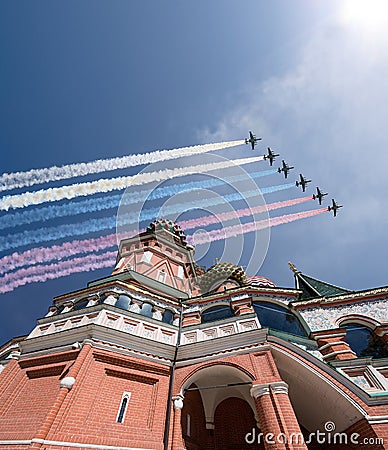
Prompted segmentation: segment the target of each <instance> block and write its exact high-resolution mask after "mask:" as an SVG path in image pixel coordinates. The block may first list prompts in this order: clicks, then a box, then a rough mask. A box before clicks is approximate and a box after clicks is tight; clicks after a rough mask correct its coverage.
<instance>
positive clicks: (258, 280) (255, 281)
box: [246, 275, 276, 287]
mask: <svg viewBox="0 0 388 450" xmlns="http://www.w3.org/2000/svg"><path fill="white" fill-rule="evenodd" d="M246 284H247V285H248V286H260V287H276V284H275V283H274V282H273V281H272V280H270V279H269V278H265V277H261V276H258V275H256V276H253V277H247V281H246Z"/></svg>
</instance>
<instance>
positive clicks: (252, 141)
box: [245, 131, 261, 150]
mask: <svg viewBox="0 0 388 450" xmlns="http://www.w3.org/2000/svg"><path fill="white" fill-rule="evenodd" d="M257 141H261V138H258V137H256V136H255V135H254V134H253V133H252V131H250V132H249V139H248V138H246V139H245V143H246V144H251V146H252V150H254V149H255V145H256V142H257Z"/></svg>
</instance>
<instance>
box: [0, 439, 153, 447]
mask: <svg viewBox="0 0 388 450" xmlns="http://www.w3.org/2000/svg"><path fill="white" fill-rule="evenodd" d="M32 443H37V444H45V445H54V446H58V447H79V448H93V449H97V450H152V449H150V448H144V447H141V448H140V447H136V448H135V447H117V446H115V445H99V444H81V443H78V442H60V441H46V440H44V439H31V440H28V441H0V445H30V444H32Z"/></svg>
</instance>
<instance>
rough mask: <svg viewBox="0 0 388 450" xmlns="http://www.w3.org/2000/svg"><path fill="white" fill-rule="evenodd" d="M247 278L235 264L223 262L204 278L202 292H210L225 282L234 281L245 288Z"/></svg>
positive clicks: (213, 267) (212, 268) (201, 284)
mask: <svg viewBox="0 0 388 450" xmlns="http://www.w3.org/2000/svg"><path fill="white" fill-rule="evenodd" d="M246 279H247V276H246V275H245V272H244V270H243V269H242V268H241V267H237V266H236V265H235V264H232V263H228V262H222V263H218V264H215V265H214V266H212V267H210V268H209V270H208V271H207V272H205V274H204V275H203V276H202V278H201V282H200V287H201V291H202V292H209V291H210V290H211V289H212V288H213V287H215V286H217V285H220V284H221V283H222V282H223V281H226V280H233V281H236V283H238V284H239V285H240V286H244V284H245V283H246Z"/></svg>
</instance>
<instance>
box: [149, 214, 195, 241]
mask: <svg viewBox="0 0 388 450" xmlns="http://www.w3.org/2000/svg"><path fill="white" fill-rule="evenodd" d="M160 230H165V231H168V232H169V233H171V234H172V235H174V236H175V237H176V238H178V240H179V242H180V243H181V244H182V245H183V246H185V247H186V245H187V241H186V235H185V233H184V232H183V230H182V228H181V227H180V226H179V225H178V224H177V223H176V222H173V221H172V220H167V219H156V220H154V221H153V222H151V223H150V224H149V226H148V227H147V231H149V232H152V233H155V232H157V231H160Z"/></svg>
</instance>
